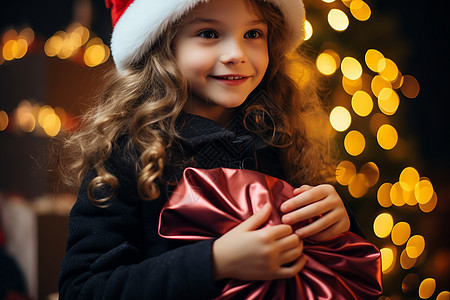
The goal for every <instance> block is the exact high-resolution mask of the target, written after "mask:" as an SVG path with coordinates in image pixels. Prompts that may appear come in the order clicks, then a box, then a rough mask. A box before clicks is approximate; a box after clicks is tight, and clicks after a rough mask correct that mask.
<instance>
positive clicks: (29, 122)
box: [19, 112, 36, 132]
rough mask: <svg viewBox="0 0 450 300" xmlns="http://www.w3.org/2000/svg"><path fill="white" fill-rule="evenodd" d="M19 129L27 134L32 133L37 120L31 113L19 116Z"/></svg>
mask: <svg viewBox="0 0 450 300" xmlns="http://www.w3.org/2000/svg"><path fill="white" fill-rule="evenodd" d="M19 127H20V129H22V130H23V131H25V132H32V131H33V130H34V128H35V127H36V119H35V118H34V116H33V114H32V113H31V112H25V113H23V114H21V115H20V116H19Z"/></svg>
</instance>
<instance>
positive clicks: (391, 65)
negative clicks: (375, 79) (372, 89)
mask: <svg viewBox="0 0 450 300" xmlns="http://www.w3.org/2000/svg"><path fill="white" fill-rule="evenodd" d="M378 64H379V66H378V69H379V71H378V73H380V75H381V76H383V77H384V78H386V79H387V80H389V81H390V82H393V81H395V80H396V79H397V77H398V75H399V73H398V67H397V65H396V64H395V62H393V61H392V60H391V59H389V58H384V59H382V60H381V61H379V62H378ZM383 66H384V68H383Z"/></svg>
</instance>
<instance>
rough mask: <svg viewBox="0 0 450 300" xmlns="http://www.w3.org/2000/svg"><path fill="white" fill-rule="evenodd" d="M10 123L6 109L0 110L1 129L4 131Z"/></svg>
mask: <svg viewBox="0 0 450 300" xmlns="http://www.w3.org/2000/svg"><path fill="white" fill-rule="evenodd" d="M8 124H9V117H8V114H7V113H6V111H4V110H0V131H4V130H5V129H6V128H7V127H8Z"/></svg>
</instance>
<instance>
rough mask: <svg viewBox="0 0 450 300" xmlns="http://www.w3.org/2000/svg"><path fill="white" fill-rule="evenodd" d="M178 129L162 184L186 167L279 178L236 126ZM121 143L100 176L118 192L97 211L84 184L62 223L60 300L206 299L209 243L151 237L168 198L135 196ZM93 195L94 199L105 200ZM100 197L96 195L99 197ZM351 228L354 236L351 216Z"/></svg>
mask: <svg viewBox="0 0 450 300" xmlns="http://www.w3.org/2000/svg"><path fill="white" fill-rule="evenodd" d="M179 121H180V122H178V124H179V125H180V126H181V130H180V133H181V136H182V137H183V140H182V141H180V144H179V145H177V146H175V147H173V150H172V155H171V158H170V161H169V163H168V164H167V166H166V167H165V171H164V176H163V177H164V178H165V180H164V182H167V181H168V182H172V181H174V182H176V181H177V180H178V179H179V178H180V177H181V174H182V170H183V169H184V167H186V166H193V167H197V168H214V167H227V168H245V169H251V170H256V171H260V172H263V173H265V174H268V175H271V176H274V177H278V178H281V179H285V178H284V177H285V176H284V173H283V171H282V168H281V163H280V160H279V158H278V151H277V150H276V149H275V148H273V147H270V146H268V145H267V144H266V143H265V142H264V141H263V140H261V139H260V138H259V137H257V136H255V135H253V134H251V133H250V132H248V131H246V130H245V129H244V128H243V126H242V123H241V122H240V121H237V122H236V123H235V124H232V125H231V126H229V127H227V129H224V128H223V127H221V126H220V125H218V124H217V123H215V122H213V121H211V120H209V119H206V118H202V117H199V116H193V115H187V114H183V115H182V117H181V118H180V120H179ZM125 140H126V139H122V142H119V143H118V145H119V146H117V147H116V148H115V149H114V151H113V153H112V155H111V156H110V158H109V160H108V161H107V168H108V170H109V171H110V172H111V173H113V174H114V175H115V176H116V177H117V179H118V181H119V187H118V190H117V191H116V194H115V195H114V197H113V198H112V199H111V200H110V201H109V206H108V207H106V208H99V207H96V206H94V205H93V204H92V203H91V202H90V201H89V199H88V198H87V191H86V188H87V185H88V182H89V181H90V180H91V179H92V178H93V176H94V173H93V172H92V171H89V172H88V174H87V176H86V178H85V179H84V181H83V183H82V186H81V189H80V192H79V195H78V199H77V202H76V204H75V205H74V207H73V209H72V211H71V214H70V217H69V237H68V241H67V249H66V255H65V257H64V259H63V261H62V264H61V274H60V279H59V291H60V298H61V299H210V298H214V297H216V296H218V295H219V293H220V284H219V283H217V282H214V280H213V274H212V257H211V252H212V243H213V240H207V241H201V242H196V243H193V244H180V242H176V241H171V240H167V239H163V238H161V237H160V236H159V235H158V232H157V228H158V219H159V213H160V211H161V209H162V207H163V205H164V204H165V202H166V201H167V199H168V197H169V196H170V193H171V191H173V189H174V186H175V185H172V184H163V183H162V182H163V181H161V182H160V183H159V187H160V190H161V196H160V197H159V198H158V199H156V200H153V201H144V200H142V199H140V198H139V196H138V194H137V189H136V186H137V183H136V166H135V165H136V160H137V159H138V157H139V154H138V153H137V151H136V150H135V149H130V148H129V147H126V146H125V145H124V144H125V143H124V142H123V141H125ZM107 192H108V191H107V189H106V190H105V191H100V193H107ZM100 196H101V195H100ZM350 217H351V220H352V229H353V231H354V232H356V233H360V231H359V227H358V226H357V224H356V222H355V221H354V218H353V217H352V216H351V214H350Z"/></svg>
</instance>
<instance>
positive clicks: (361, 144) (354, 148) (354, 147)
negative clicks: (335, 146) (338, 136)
mask: <svg viewBox="0 0 450 300" xmlns="http://www.w3.org/2000/svg"><path fill="white" fill-rule="evenodd" d="M344 147H345V150H346V151H347V153H348V154H350V155H352V156H358V155H360V154H361V153H362V152H363V151H364V148H365V147H366V140H365V138H364V136H363V135H362V134H361V132H359V131H356V130H352V131H350V132H349V133H347V135H346V136H345V139H344Z"/></svg>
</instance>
